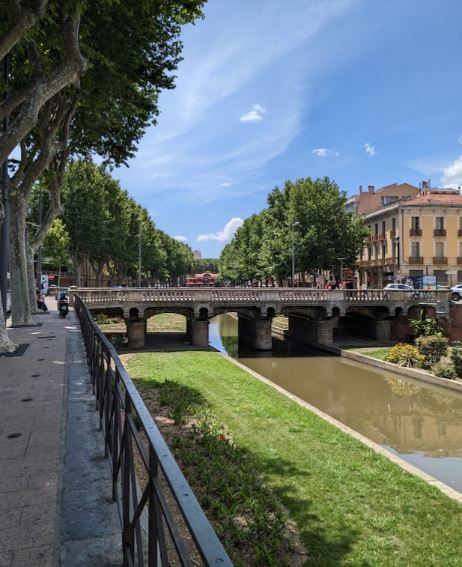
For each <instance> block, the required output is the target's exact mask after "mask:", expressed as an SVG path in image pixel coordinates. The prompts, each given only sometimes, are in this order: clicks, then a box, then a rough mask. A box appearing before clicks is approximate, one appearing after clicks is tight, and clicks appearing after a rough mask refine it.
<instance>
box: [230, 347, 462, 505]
mask: <svg viewBox="0 0 462 567" xmlns="http://www.w3.org/2000/svg"><path fill="white" fill-rule="evenodd" d="M220 354H221V356H223V358H226V359H227V360H229V361H230V362H232V363H233V364H234V365H236V366H238V367H239V368H241V369H242V370H244V371H245V372H247V373H248V374H250V375H251V376H253V377H254V378H257V380H260V381H261V382H263V383H264V384H267V385H268V386H271V387H272V388H274V389H275V390H277V391H278V392H279V393H281V394H283V395H284V396H286V397H287V398H289V399H291V400H293V401H294V402H296V403H297V404H299V405H300V406H302V407H304V408H305V409H307V410H309V411H311V412H313V413H314V414H316V415H317V416H318V417H320V418H321V419H323V420H324V421H327V422H328V423H330V424H331V425H333V426H334V427H337V429H340V430H341V431H343V432H344V433H347V434H348V435H351V436H352V437H354V438H355V439H357V440H358V441H360V442H361V443H362V444H363V445H366V446H367V447H369V448H370V449H372V450H373V451H375V452H376V453H378V454H380V455H383V456H384V457H387V458H388V459H390V461H393V462H394V463H395V464H397V465H398V466H400V467H401V468H402V469H403V470H405V471H406V472H408V473H410V474H412V475H414V476H417V477H418V478H420V479H422V480H424V481H425V482H427V483H428V484H430V485H431V486H434V487H435V488H437V489H438V490H440V491H441V492H443V494H446V496H448V497H449V498H451V499H452V500H455V501H456V502H460V503H462V493H460V492H457V490H454V489H453V488H451V487H450V486H448V485H447V484H444V483H443V482H441V481H440V480H437V479H436V478H434V477H433V476H431V475H429V474H427V473H426V472H424V471H422V470H420V469H418V468H417V467H415V466H413V465H411V464H410V463H408V462H406V461H405V460H404V459H401V458H400V457H398V456H397V455H395V454H394V453H392V452H391V451H388V450H387V449H384V448H383V447H381V446H380V445H379V444H378V443H375V442H374V441H371V440H370V439H368V438H367V437H365V436H364V435H361V433H358V432H357V431H355V430H354V429H351V428H350V427H348V426H347V425H345V424H344V423H342V422H340V421H338V420H336V419H335V418H333V417H331V416H330V415H328V414H327V413H324V412H323V411H321V410H320V409H318V408H316V407H315V406H313V405H311V404H310V403H308V402H305V401H304V400H302V399H301V398H299V397H298V396H296V395H295V394H292V393H291V392H289V391H287V390H286V389H284V388H282V387H281V386H278V385H277V384H274V383H273V382H271V381H270V380H268V379H267V378H265V377H264V376H262V375H261V374H258V372H255V371H254V370H251V369H250V368H247V366H245V365H244V364H242V363H241V362H238V361H237V360H235V359H234V358H231V357H230V356H227V355H225V354H223V353H221V352H220Z"/></svg>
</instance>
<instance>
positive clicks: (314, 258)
mask: <svg viewBox="0 0 462 567" xmlns="http://www.w3.org/2000/svg"><path fill="white" fill-rule="evenodd" d="M345 203H346V196H345V194H344V193H343V192H341V191H340V190H339V188H338V186H337V185H336V184H335V183H334V182H333V181H331V180H330V179H329V178H327V177H325V178H324V179H316V180H312V179H310V178H309V177H308V178H303V179H298V180H297V181H295V182H292V181H287V182H286V183H285V185H284V188H283V189H282V190H281V189H279V188H278V187H276V188H275V189H273V191H271V193H270V194H269V195H268V207H267V208H266V209H265V210H263V211H262V212H261V213H259V214H257V215H252V216H251V217H249V218H248V219H246V220H245V221H244V224H243V225H242V226H241V227H240V228H239V229H238V230H237V231H236V234H235V235H234V238H233V240H232V241H231V242H230V243H229V244H228V245H227V246H225V248H224V249H223V252H222V254H221V257H220V272H221V274H222V275H223V276H224V277H227V278H229V279H232V280H237V281H246V280H259V279H262V278H264V279H268V278H276V279H277V280H278V281H279V282H280V283H281V282H282V280H284V279H285V278H288V277H289V275H290V274H291V260H292V235H293V236H294V242H295V259H296V266H297V270H298V271H299V272H302V273H304V272H312V271H313V270H318V269H328V268H330V267H331V266H332V265H335V264H336V263H337V258H339V257H342V258H344V259H345V265H350V266H353V265H354V264H355V262H356V258H357V256H358V254H359V252H360V250H361V249H362V246H363V242H364V239H365V237H366V235H367V229H366V228H365V226H364V224H363V221H362V219H361V218H360V217H358V216H355V215H352V214H350V213H348V212H347V211H346V209H345Z"/></svg>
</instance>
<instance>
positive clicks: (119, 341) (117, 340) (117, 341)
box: [107, 335, 128, 350]
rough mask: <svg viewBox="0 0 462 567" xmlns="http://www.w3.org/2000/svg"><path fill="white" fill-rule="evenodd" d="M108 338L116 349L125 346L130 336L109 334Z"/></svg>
mask: <svg viewBox="0 0 462 567" xmlns="http://www.w3.org/2000/svg"><path fill="white" fill-rule="evenodd" d="M107 338H108V339H109V340H110V341H111V343H112V344H113V345H114V348H115V349H116V350H119V349H120V348H123V347H124V346H125V345H126V344H127V343H128V338H127V337H126V336H125V335H108V337H107Z"/></svg>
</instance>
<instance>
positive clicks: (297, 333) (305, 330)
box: [287, 315, 317, 345]
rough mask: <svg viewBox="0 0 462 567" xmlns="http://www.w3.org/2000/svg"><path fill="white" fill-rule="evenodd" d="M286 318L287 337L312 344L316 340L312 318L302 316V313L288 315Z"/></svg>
mask: <svg viewBox="0 0 462 567" xmlns="http://www.w3.org/2000/svg"><path fill="white" fill-rule="evenodd" d="M288 319H289V330H288V333H287V335H288V336H289V338H291V339H294V340H295V341H298V342H299V343H303V344H307V345H312V344H315V343H316V342H317V341H316V326H315V323H316V322H315V321H314V320H313V319H310V318H309V317H303V316H302V315H289V316H288Z"/></svg>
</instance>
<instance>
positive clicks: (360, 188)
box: [359, 185, 363, 195]
mask: <svg viewBox="0 0 462 567" xmlns="http://www.w3.org/2000/svg"><path fill="white" fill-rule="evenodd" d="M359 194H360V195H362V194H363V186H362V185H360V186H359Z"/></svg>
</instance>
